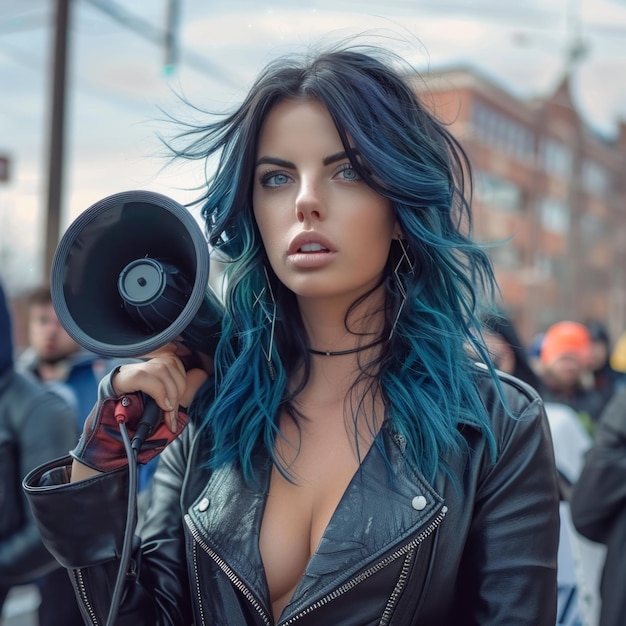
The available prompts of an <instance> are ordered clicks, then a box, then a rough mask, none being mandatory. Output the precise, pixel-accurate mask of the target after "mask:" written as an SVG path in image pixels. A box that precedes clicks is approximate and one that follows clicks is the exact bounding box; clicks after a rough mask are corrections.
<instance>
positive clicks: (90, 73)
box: [0, 0, 626, 292]
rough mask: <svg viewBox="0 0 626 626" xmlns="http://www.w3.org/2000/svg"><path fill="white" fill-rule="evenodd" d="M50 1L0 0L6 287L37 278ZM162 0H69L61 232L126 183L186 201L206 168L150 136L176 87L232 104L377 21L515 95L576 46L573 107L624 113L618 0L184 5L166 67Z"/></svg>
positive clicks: (207, 103)
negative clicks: (264, 72) (263, 75)
mask: <svg viewBox="0 0 626 626" xmlns="http://www.w3.org/2000/svg"><path fill="white" fill-rule="evenodd" d="M55 5H56V1H55V0H0V86H1V87H0V89H1V91H0V155H2V154H5V155H8V156H9V157H10V159H11V172H10V174H11V179H10V181H9V182H7V183H2V182H0V278H2V279H3V281H4V282H5V284H6V286H7V288H8V289H9V291H12V292H18V291H19V290H20V289H22V288H25V287H27V286H30V285H32V284H35V283H36V282H38V281H39V280H40V278H41V275H42V264H43V259H42V248H43V243H42V242H43V218H44V215H45V210H46V194H47V180H48V167H49V164H48V150H49V136H50V129H49V127H50V102H51V89H52V86H51V76H52V67H53V64H52V56H53V55H52V43H53V35H54V15H55ZM167 6H168V0H145V1H142V2H137V1H136V0H73V2H72V3H71V26H70V33H69V54H70V59H69V66H68V90H67V122H66V162H65V180H64V187H63V188H64V194H63V224H64V227H66V226H67V225H69V223H70V222H71V221H72V220H73V219H75V217H76V216H77V215H78V214H79V213H80V212H82V211H83V210H85V209H86V208H88V207H89V206H90V205H91V204H93V203H94V202H96V201H98V200H100V199H101V198H103V197H105V196H107V195H110V194H112V193H116V192H118V191H124V190H127V189H150V190H154V191H159V192H161V193H165V194H167V195H169V196H171V197H173V198H174V199H176V200H178V201H180V202H186V201H188V200H190V199H191V198H192V197H193V193H192V192H190V191H188V189H189V188H190V187H191V186H193V185H194V184H197V183H200V182H201V174H202V173H201V171H200V170H199V168H198V167H195V168H192V167H190V166H188V165H185V166H178V167H176V168H174V169H172V168H170V169H167V170H165V171H162V169H161V168H162V166H163V164H164V162H163V160H162V159H160V158H159V157H158V152H159V150H160V145H159V142H158V140H157V138H156V137H157V134H158V133H165V134H167V133H170V134H171V130H172V129H170V128H167V127H166V126H165V125H164V124H163V123H162V122H161V121H160V120H161V119H162V118H163V115H162V113H161V112H160V108H164V109H165V110H166V111H169V112H172V113H174V114H175V115H178V114H183V115H185V114H186V113H185V112H184V110H183V109H182V108H181V105H180V103H179V101H178V100H177V98H176V96H175V94H176V93H178V94H183V95H184V96H185V97H186V98H188V99H189V100H190V101H191V102H192V103H195V104H197V105H199V106H201V107H216V106H217V107H226V106H228V105H230V104H232V103H234V102H236V101H238V100H239V99H240V98H241V97H242V96H243V94H244V93H245V90H246V88H247V87H248V86H249V84H250V81H251V80H252V79H253V77H254V76H255V74H256V73H257V72H258V70H259V69H261V67H262V66H263V65H264V64H265V63H266V62H267V61H268V60H269V59H271V58H272V57H274V56H276V55H277V54H280V53H283V52H289V51H291V50H298V49H301V48H302V47H303V46H306V45H307V44H308V43H310V42H315V41H317V40H319V39H320V38H323V39H328V40H331V41H332V40H335V39H338V38H341V37H345V36H349V35H353V34H355V33H358V32H363V31H371V30H372V29H374V30H375V31H377V32H379V33H382V34H386V35H392V36H393V37H395V38H396V39H397V40H399V41H403V42H405V43H404V44H403V45H402V47H401V52H402V53H403V55H404V56H406V57H407V58H408V59H409V60H410V61H412V62H413V63H414V65H415V66H416V67H417V69H419V70H420V71H422V72H425V71H427V70H428V69H439V68H444V67H448V66H453V65H459V64H462V65H466V66H471V67H473V68H475V69H477V70H479V71H480V72H482V73H483V74H485V75H486V76H487V77H488V78H490V79H492V80H493V81H495V82H496V83H497V84H499V85H500V86H502V87H504V88H505V89H507V90H509V91H511V92H512V93H513V94H514V95H516V96H518V97H521V98H527V97H532V96H534V95H544V94H546V93H548V92H550V91H551V90H552V89H553V88H554V87H555V85H556V83H557V82H558V81H559V79H560V78H561V76H562V74H563V71H564V67H565V63H566V59H567V50H568V48H569V47H570V45H571V42H572V41H576V40H580V42H581V44H582V47H583V48H584V51H585V52H584V55H583V57H582V58H581V60H580V63H579V64H578V66H577V68H576V72H575V75H574V82H573V86H574V97H575V99H576V101H577V103H578V106H579V107H580V111H581V113H582V114H583V116H584V118H585V119H586V120H587V122H588V124H589V125H590V126H591V127H592V128H594V129H595V130H596V131H597V132H599V133H602V134H604V135H606V136H608V137H611V136H614V135H615V132H616V125H617V122H618V120H619V119H626V0H474V1H470V0H359V1H356V0H355V1H352V0H347V1H342V0H328V1H326V0H318V1H306V0H294V1H289V0H283V1H274V2H266V1H265V0H247V1H245V0H180V17H179V24H178V26H179V27H178V38H179V43H180V47H181V49H180V61H179V63H178V65H177V66H176V69H175V71H174V72H173V73H171V74H169V75H168V74H167V73H166V72H164V67H163V65H164V58H165V56H164V50H163V48H162V46H159V45H157V43H155V41H154V39H155V37H156V36H157V35H158V33H160V32H162V30H163V29H164V26H165V23H166V14H167ZM140 10H141V12H139V11H140ZM391 42H392V40H390V39H387V43H388V44H389V45H396V44H392V43H391ZM407 42H408V43H407Z"/></svg>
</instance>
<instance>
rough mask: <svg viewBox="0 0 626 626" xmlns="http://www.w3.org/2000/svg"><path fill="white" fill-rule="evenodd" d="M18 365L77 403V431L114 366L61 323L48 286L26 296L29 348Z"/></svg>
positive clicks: (80, 428)
mask: <svg viewBox="0 0 626 626" xmlns="http://www.w3.org/2000/svg"><path fill="white" fill-rule="evenodd" d="M18 367H19V368H20V369H22V370H24V371H25V372H28V373H30V374H32V375H33V376H34V377H35V378H37V379H39V380H40V381H42V382H44V383H47V384H50V385H51V386H53V387H54V388H55V390H57V391H58V392H59V393H61V395H64V396H66V397H67V398H69V399H70V401H71V402H73V403H74V405H75V406H76V412H77V415H78V428H79V432H80V431H82V427H83V423H84V421H85V418H86V417H87V415H88V414H89V411H90V410H91V407H92V406H93V403H94V398H96V397H97V393H98V383H99V382H100V379H101V378H102V377H103V376H104V375H105V374H107V373H108V372H109V371H110V370H111V369H113V367H114V366H113V365H112V364H111V363H110V361H109V360H108V359H104V358H102V357H100V356H98V355H97V354H94V353H93V352H89V351H87V350H83V348H82V347H81V346H80V345H79V344H78V343H77V342H76V341H74V339H72V337H70V336H69V335H68V333H67V331H66V330H65V328H63V326H62V325H61V322H60V321H59V318H58V317H57V313H56V311H55V309H54V306H53V303H52V294H51V292H50V288H49V287H48V286H45V285H42V286H41V287H37V288H36V289H35V290H33V291H32V292H31V293H30V294H29V297H28V347H27V348H26V350H24V352H23V353H22V354H21V356H20V358H19V360H18Z"/></svg>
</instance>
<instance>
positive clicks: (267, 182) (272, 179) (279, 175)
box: [261, 172, 291, 187]
mask: <svg viewBox="0 0 626 626" xmlns="http://www.w3.org/2000/svg"><path fill="white" fill-rule="evenodd" d="M290 180H291V179H290V178H289V176H287V174H284V173H283V172H268V173H267V174H265V175H264V176H263V177H262V178H261V185H263V186H264V187H281V186H282V185H286V184H287V183H288V182H289V181H290Z"/></svg>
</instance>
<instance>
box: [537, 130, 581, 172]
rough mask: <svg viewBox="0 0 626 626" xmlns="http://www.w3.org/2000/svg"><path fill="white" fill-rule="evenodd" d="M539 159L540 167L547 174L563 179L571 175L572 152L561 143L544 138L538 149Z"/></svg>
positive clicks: (550, 138)
mask: <svg viewBox="0 0 626 626" xmlns="http://www.w3.org/2000/svg"><path fill="white" fill-rule="evenodd" d="M539 157H540V159H541V164H542V166H543V167H544V168H545V170H546V172H548V173H549V174H553V175H554V176H560V177H563V178H566V177H568V176H570V175H571V172H572V162H573V156H572V152H571V150H570V149H569V148H568V147H567V146H566V145H565V144H564V143H563V142H562V141H560V140H558V139H554V138H552V137H544V138H543V139H542V140H541V144H540V147H539Z"/></svg>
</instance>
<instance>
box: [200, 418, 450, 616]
mask: <svg viewBox="0 0 626 626" xmlns="http://www.w3.org/2000/svg"><path fill="white" fill-rule="evenodd" d="M381 445H382V446H385V449H386V452H387V455H388V457H389V459H390V460H391V463H392V466H393V468H394V472H395V474H394V477H393V479H391V478H390V477H389V472H388V468H387V465H386V464H385V461H384V458H383V455H382V454H381V450H380V446H381ZM255 467H256V468H257V469H258V471H257V482H256V483H255V484H253V485H247V484H246V483H245V481H244V480H243V476H242V474H241V472H240V470H239V469H237V468H233V467H228V468H222V469H220V470H217V471H215V472H214V473H213V475H212V476H211V479H210V481H209V483H208V484H207V486H206V488H205V489H204V491H203V492H202V494H201V495H200V496H199V497H198V498H197V500H196V501H195V503H194V504H193V505H192V507H191V508H190V514H191V516H192V518H193V520H194V522H195V523H196V524H197V525H198V527H199V528H200V529H201V531H202V533H203V534H204V535H205V538H206V541H207V544H208V545H209V546H210V547H211V548H212V549H213V550H214V551H215V552H216V553H217V554H218V555H219V556H220V558H221V559H223V560H224V561H225V562H226V563H227V564H228V566H229V567H230V568H231V569H232V570H233V572H234V573H235V574H236V575H237V577H239V579H240V580H241V581H242V582H243V583H244V584H245V586H246V587H247V588H248V589H249V590H250V591H251V592H252V593H253V594H254V595H255V596H256V597H257V598H258V599H259V601H260V602H262V603H263V604H264V605H266V606H267V605H268V598H269V592H268V589H267V582H266V579H265V576H264V573H263V563H262V560H261V555H260V552H259V533H260V527H261V521H262V517H263V511H264V507H265V501H266V498H267V493H268V489H269V480H270V470H271V466H270V463H269V462H268V460H267V459H264V458H260V457H259V459H258V463H257V464H256V465H255ZM381 494H385V495H384V499H383V498H381ZM381 502H384V506H383V505H381ZM442 502H443V501H442V498H441V497H440V496H439V495H438V494H437V493H436V492H435V491H434V489H433V488H432V487H431V485H429V484H428V482H427V481H426V480H425V479H424V477H423V476H422V475H421V474H420V473H419V472H417V471H416V470H415V469H413V468H411V467H410V466H409V465H408V464H407V463H406V462H405V458H404V455H403V452H402V446H401V445H400V444H399V443H398V442H397V441H396V439H395V438H394V437H393V435H392V434H390V433H389V432H388V431H387V430H386V429H385V428H384V429H383V430H381V432H380V433H379V435H378V437H377V439H376V441H375V443H374V445H373V446H372V447H371V448H370V450H369V452H368V454H367V456H366V457H365V459H364V460H363V462H362V463H361V466H360V468H359V469H358V471H357V472H356V474H355V475H354V477H353V478H352V480H351V482H350V484H349V485H348V488H347V490H346V492H345V493H344V495H343V497H342V499H341V501H340V502H339V505H338V506H337V509H336V510H335V512H334V513H333V516H332V518H331V520H330V522H329V524H328V526H327V528H326V530H325V532H324V534H323V536H322V539H321V541H320V544H319V546H318V548H317V550H316V552H315V554H314V555H313V557H312V558H311V560H310V561H309V564H308V566H307V569H306V571H305V574H304V576H303V578H302V581H301V582H300V584H299V585H298V588H297V589H296V592H295V594H294V596H293V598H292V601H291V602H290V604H289V605H288V606H287V607H286V609H285V613H284V614H288V613H292V612H297V611H299V610H301V609H302V607H304V606H308V605H309V604H311V603H313V602H315V601H316V600H317V599H319V598H322V597H324V596H325V595H326V594H328V593H329V592H331V591H333V590H334V589H336V588H337V587H339V586H341V585H342V584H343V583H345V582H346V581H348V580H349V579H350V578H351V577H353V576H354V575H355V574H356V573H358V572H360V571H362V570H363V569H365V568H366V567H368V566H369V565H372V564H374V563H375V562H376V561H377V560H380V559H381V558H382V557H383V556H387V555H388V554H390V553H391V552H392V551H393V549H394V548H399V547H401V546H402V545H404V544H406V543H408V542H409V541H411V540H412V539H414V538H415V537H416V536H417V535H418V534H419V533H420V532H421V531H422V530H423V529H424V528H426V527H427V526H428V524H429V523H430V522H431V521H432V520H433V519H434V518H435V517H436V516H437V514H438V513H439V512H440V510H441V507H442Z"/></svg>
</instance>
